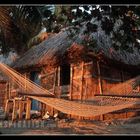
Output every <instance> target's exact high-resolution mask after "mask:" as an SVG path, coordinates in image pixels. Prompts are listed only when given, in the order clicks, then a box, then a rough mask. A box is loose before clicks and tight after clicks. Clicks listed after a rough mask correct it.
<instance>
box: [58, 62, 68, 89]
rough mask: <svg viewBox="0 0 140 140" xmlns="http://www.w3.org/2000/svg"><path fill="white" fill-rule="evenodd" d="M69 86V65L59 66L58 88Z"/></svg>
mask: <svg viewBox="0 0 140 140" xmlns="http://www.w3.org/2000/svg"><path fill="white" fill-rule="evenodd" d="M69 84H70V65H68V64H67V65H66V64H65V65H62V66H60V86H63V85H69Z"/></svg>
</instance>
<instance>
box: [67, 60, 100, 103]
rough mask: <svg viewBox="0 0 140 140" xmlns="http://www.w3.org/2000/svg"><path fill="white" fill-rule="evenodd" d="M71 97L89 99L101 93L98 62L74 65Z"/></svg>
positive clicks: (73, 98)
mask: <svg viewBox="0 0 140 140" xmlns="http://www.w3.org/2000/svg"><path fill="white" fill-rule="evenodd" d="M72 71H73V72H72V77H71V84H72V85H71V90H70V91H71V99H72V100H88V99H90V100H91V99H92V98H94V95H95V94H96V93H99V85H98V78H97V66H96V62H88V63H85V62H82V63H79V64H73V65H72Z"/></svg>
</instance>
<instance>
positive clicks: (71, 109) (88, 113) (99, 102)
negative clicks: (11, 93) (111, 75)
mask: <svg viewBox="0 0 140 140" xmlns="http://www.w3.org/2000/svg"><path fill="white" fill-rule="evenodd" d="M0 70H1V71H2V72H3V73H4V74H5V75H7V76H8V77H9V78H10V79H11V80H12V81H13V82H14V83H15V84H17V85H18V86H19V88H20V90H22V91H23V92H26V93H29V94H30V96H28V97H30V98H32V99H35V100H38V101H40V102H42V103H44V104H46V105H48V106H51V107H53V108H55V109H57V110H59V111H61V112H63V113H66V114H71V115H77V116H83V117H93V116H98V115H102V114H106V113H109V112H113V111H117V110H121V109H125V108H128V107H130V106H132V105H135V104H140V101H139V99H137V98H124V97H95V98H94V100H93V101H92V102H90V103H89V102H86V101H84V103H81V102H76V101H69V100H65V99H60V98H51V97H37V95H38V93H39V94H40V95H42V96H45V95H48V96H50V95H51V96H52V95H53V94H52V93H51V92H49V91H48V90H47V89H44V88H43V87H41V86H39V85H37V84H36V83H34V82H32V81H31V80H29V79H28V78H25V77H24V76H23V75H21V74H20V73H18V72H17V71H15V70H14V69H12V68H10V67H9V66H7V65H5V64H2V63H0ZM139 81H140V76H138V77H135V78H133V79H131V80H128V81H126V82H124V83H121V84H118V85H116V86H115V87H113V88H112V89H110V92H111V93H119V94H121V93H123V95H131V93H132V92H133V89H134V88H135V87H136V86H138V84H139ZM35 95H36V96H35Z"/></svg>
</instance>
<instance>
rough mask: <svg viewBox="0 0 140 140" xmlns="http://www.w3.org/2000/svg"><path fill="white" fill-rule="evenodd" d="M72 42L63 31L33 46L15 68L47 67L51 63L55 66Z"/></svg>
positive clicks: (17, 62) (15, 64) (16, 63)
mask: <svg viewBox="0 0 140 140" xmlns="http://www.w3.org/2000/svg"><path fill="white" fill-rule="evenodd" d="M72 42H73V41H72V40H70V39H69V37H68V34H67V32H63V31H62V32H60V33H58V34H56V35H54V36H53V37H51V38H49V39H47V40H45V41H43V42H42V43H41V44H39V45H37V46H33V47H32V48H31V49H30V50H28V51H27V52H26V53H25V54H24V55H23V56H22V57H21V58H19V59H18V60H17V61H16V62H15V63H14V64H13V66H14V67H15V68H27V67H30V66H40V65H46V64H48V63H49V62H50V63H49V64H50V65H54V62H56V61H60V60H59V59H58V57H61V56H62V55H63V54H64V52H65V51H66V50H67V48H69V46H70V45H71V44H72ZM56 63H58V62H56Z"/></svg>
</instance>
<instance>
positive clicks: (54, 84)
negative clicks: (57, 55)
mask: <svg viewBox="0 0 140 140" xmlns="http://www.w3.org/2000/svg"><path fill="white" fill-rule="evenodd" d="M55 86H56V68H55V73H54V83H53V94H55Z"/></svg>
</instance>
